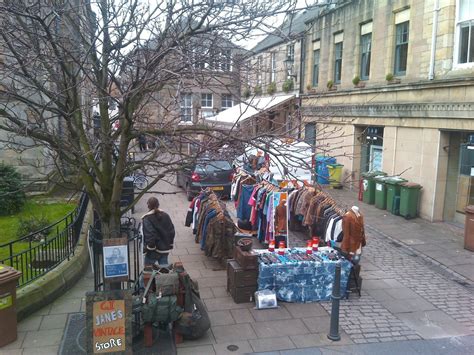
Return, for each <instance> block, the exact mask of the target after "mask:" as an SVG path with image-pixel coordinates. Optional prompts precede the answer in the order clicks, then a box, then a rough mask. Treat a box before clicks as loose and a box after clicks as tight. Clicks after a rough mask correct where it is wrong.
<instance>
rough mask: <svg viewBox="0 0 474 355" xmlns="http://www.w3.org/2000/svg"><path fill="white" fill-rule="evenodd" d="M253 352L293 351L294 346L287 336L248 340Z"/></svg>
mask: <svg viewBox="0 0 474 355" xmlns="http://www.w3.org/2000/svg"><path fill="white" fill-rule="evenodd" d="M249 343H250V345H251V346H252V349H253V350H254V351H255V352H260V351H276V350H286V349H294V348H296V347H295V344H293V342H292V341H291V339H290V338H289V337H287V336H280V337H275V338H264V339H253V340H249Z"/></svg>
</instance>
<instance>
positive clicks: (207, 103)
mask: <svg viewBox="0 0 474 355" xmlns="http://www.w3.org/2000/svg"><path fill="white" fill-rule="evenodd" d="M201 107H203V108H204V107H206V108H212V94H201Z"/></svg>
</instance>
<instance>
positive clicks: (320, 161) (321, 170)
mask: <svg viewBox="0 0 474 355" xmlns="http://www.w3.org/2000/svg"><path fill="white" fill-rule="evenodd" d="M328 164H336V158H333V157H325V156H317V157H316V176H317V182H318V184H320V185H329V171H328Z"/></svg>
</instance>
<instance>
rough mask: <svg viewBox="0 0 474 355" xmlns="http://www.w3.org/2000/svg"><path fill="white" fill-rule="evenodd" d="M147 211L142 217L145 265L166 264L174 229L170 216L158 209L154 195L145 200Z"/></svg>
mask: <svg viewBox="0 0 474 355" xmlns="http://www.w3.org/2000/svg"><path fill="white" fill-rule="evenodd" d="M147 205H148V210H149V211H148V213H146V214H145V215H144V216H143V217H142V220H143V237H144V242H145V265H152V264H155V263H156V262H158V264H159V265H168V254H169V253H170V251H171V249H173V243H174V236H175V230H174V225H173V222H172V221H171V218H170V216H169V215H168V214H167V213H166V212H164V211H162V210H160V209H159V207H160V203H159V201H158V199H157V198H156V197H150V198H149V199H148V201H147Z"/></svg>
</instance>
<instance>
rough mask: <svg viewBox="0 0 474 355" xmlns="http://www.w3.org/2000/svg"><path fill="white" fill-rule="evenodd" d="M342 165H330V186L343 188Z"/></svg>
mask: <svg viewBox="0 0 474 355" xmlns="http://www.w3.org/2000/svg"><path fill="white" fill-rule="evenodd" d="M343 167H344V165H342V164H328V171H329V185H331V187H336V188H337V187H340V186H341V176H342V168H343Z"/></svg>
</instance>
